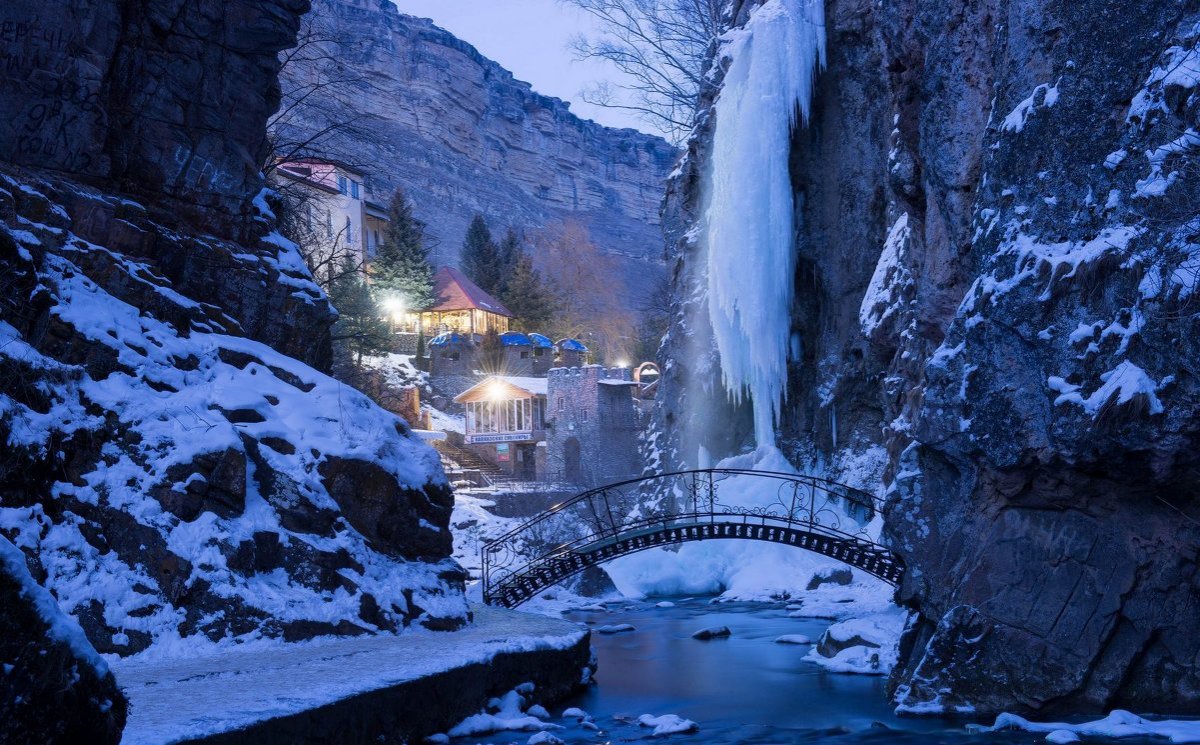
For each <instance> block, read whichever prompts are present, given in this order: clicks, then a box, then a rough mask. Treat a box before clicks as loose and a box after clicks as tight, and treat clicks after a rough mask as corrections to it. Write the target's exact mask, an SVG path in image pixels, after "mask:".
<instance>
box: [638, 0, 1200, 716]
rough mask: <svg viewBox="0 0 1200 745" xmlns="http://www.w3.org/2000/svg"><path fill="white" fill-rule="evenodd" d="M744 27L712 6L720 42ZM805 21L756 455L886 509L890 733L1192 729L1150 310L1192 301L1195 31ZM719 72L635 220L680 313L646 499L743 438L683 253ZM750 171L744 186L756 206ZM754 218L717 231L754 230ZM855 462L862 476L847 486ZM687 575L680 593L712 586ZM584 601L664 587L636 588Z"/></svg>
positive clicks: (923, 20)
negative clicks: (654, 241) (957, 719)
mask: <svg viewBox="0 0 1200 745" xmlns="http://www.w3.org/2000/svg"><path fill="white" fill-rule="evenodd" d="M768 5H769V4H765V5H761V9H764V10H765V9H766V8H767V7H768ZM759 10H760V5H759V4H756V3H753V2H745V3H735V4H734V5H733V6H732V11H733V14H732V17H733V20H734V22H735V25H743V24H747V23H749V22H752V19H753V18H754V16H755V15H756V13H757V12H759ZM826 13H827V17H826V19H825V21H826V27H825V28H826V36H827V38H828V39H829V44H828V56H827V68H826V71H825V72H824V73H822V74H820V75H818V77H817V81H816V87H815V89H814V96H813V105H812V107H811V109H810V117H809V119H808V121H807V124H806V126H804V127H802V128H798V129H797V130H796V132H795V133H793V135H792V138H791V139H790V140H789V141H788V143H787V147H785V148H782V149H779V150H776V151H774V154H775V155H779V154H780V153H782V152H787V153H789V157H788V170H789V171H790V181H789V183H788V186H789V190H788V193H787V194H785V195H784V196H785V197H786V198H788V199H790V204H792V205H794V206H795V213H796V217H795V220H794V221H793V223H792V225H793V227H794V229H795V232H794V235H793V236H791V237H790V239H789V241H788V244H787V246H788V251H789V259H794V264H789V265H783V264H779V263H778V262H776V263H775V264H774V265H773V266H772V268H776V267H780V266H787V267H788V268H789V269H790V270H792V271H788V272H783V271H781V272H780V274H787V275H788V276H787V279H788V280H790V283H791V291H792V295H791V301H790V303H789V304H788V307H787V308H786V311H787V314H788V315H787V316H786V317H785V318H786V323H787V324H789V325H788V326H787V328H788V329H789V332H790V334H791V337H790V338H791V340H792V341H794V342H795V343H794V344H793V345H792V346H791V348H790V349H789V351H791V352H793V353H794V354H795V358H794V359H793V360H792V361H791V362H790V364H789V365H788V368H787V377H786V381H787V382H786V386H785V388H784V390H783V393H785V394H786V403H785V404H784V416H783V417H782V418H781V420H780V421H779V422H778V423H777V426H776V429H777V433H776V434H777V437H776V441H777V443H778V445H779V448H780V450H781V452H782V453H783V456H784V457H785V458H786V459H787V460H788V461H790V462H791V463H793V464H795V466H798V467H799V468H801V469H805V470H810V471H812V472H815V473H822V474H824V475H828V476H829V477H831V478H834V479H835V480H839V481H843V480H846V478H847V476H849V475H853V474H860V475H863V476H864V477H865V478H864V480H863V481H862V482H860V484H861V485H862V486H863V487H864V488H867V489H868V490H870V491H874V492H875V493H877V494H880V495H881V496H882V495H885V494H886V495H887V497H888V500H889V502H890V505H889V508H888V511H887V513H886V517H887V524H888V529H887V531H885V533H884V536H883V537H884V540H885V541H887V542H888V544H889V545H890V546H891V547H892V548H893V549H894V550H895V551H897V552H898V553H899V554H900V556H901V558H902V559H903V560H904V562H905V565H906V566H907V567H908V570H909V571H908V573H907V575H906V577H905V580H904V582H903V584H902V585H901V587H900V592H899V595H898V598H899V599H900V600H901V601H902V602H903V603H905V604H906V605H908V606H909V607H910V608H911V609H914V610H917V611H919V616H917V617H916V618H915V620H914V622H913V623H912V624H911V625H910V626H909V627H908V634H907V637H906V639H905V641H904V643H903V644H901V645H900V648H899V657H898V660H897V668H896V670H895V673H894V675H893V678H892V681H893V683H894V685H895V694H896V702H897V705H898V706H900V707H901V708H902V709H903V710H905V711H915V712H921V711H923V712H934V711H950V712H955V711H969V710H971V709H972V708H973V707H974V708H975V709H977V710H980V711H983V710H987V711H990V712H998V711H1004V710H1019V711H1024V712H1026V713H1028V712H1029V711H1037V712H1038V713H1039V714H1045V713H1047V708H1048V709H1049V710H1050V712H1056V711H1057V712H1062V713H1070V712H1074V711H1080V710H1084V711H1096V710H1098V709H1101V708H1103V707H1106V706H1110V705H1111V704H1112V702H1114V701H1119V702H1121V704H1122V705H1123V706H1127V707H1134V706H1136V707H1139V708H1143V707H1144V708H1145V710H1150V711H1175V712H1181V713H1183V712H1188V713H1195V712H1200V696H1198V695H1197V691H1200V666H1198V665H1197V662H1196V661H1197V660H1198V659H1200V640H1198V639H1197V638H1196V636H1195V635H1194V634H1190V633H1189V632H1186V631H1185V630H1184V629H1183V628H1182V627H1181V626H1180V625H1179V624H1178V622H1177V619H1178V618H1180V617H1190V615H1194V613H1193V612H1192V606H1193V605H1194V603H1193V598H1194V597H1195V596H1196V593H1197V584H1196V572H1195V571H1194V569H1195V567H1194V564H1195V562H1194V560H1193V559H1192V558H1191V554H1192V551H1191V548H1190V547H1192V546H1194V545H1196V544H1197V542H1198V541H1200V530H1198V529H1197V527H1196V523H1195V521H1194V519H1193V518H1194V515H1195V497H1194V489H1193V488H1192V481H1194V479H1193V478H1192V474H1193V473H1194V472H1195V470H1196V468H1197V454H1196V453H1197V451H1196V449H1195V448H1194V447H1193V445H1192V443H1193V441H1194V439H1195V430H1196V425H1195V420H1196V417H1195V411H1196V410H1197V408H1198V407H1200V387H1198V386H1197V383H1196V379H1195V376H1194V375H1193V374H1192V373H1191V371H1190V370H1191V363H1190V360H1193V359H1195V358H1196V357H1197V355H1198V354H1200V349H1197V346H1196V345H1197V340H1198V339H1200V335H1197V334H1196V333H1194V331H1193V330H1192V329H1191V324H1192V322H1193V320H1192V314H1191V312H1190V311H1184V310H1182V309H1184V308H1189V307H1191V306H1192V305H1194V303H1195V292H1196V288H1197V281H1196V280H1197V277H1198V276H1200V273H1198V272H1197V268H1198V267H1200V260H1198V258H1197V257H1198V256H1200V253H1198V250H1197V241H1196V229H1195V226H1196V220H1197V217H1198V215H1200V210H1198V209H1197V207H1196V204H1195V199H1194V194H1195V193H1196V189H1197V188H1198V185H1197V181H1196V179H1197V173H1198V171H1197V169H1196V168H1195V160H1196V156H1197V153H1198V152H1200V150H1198V148H1200V145H1198V144H1197V137H1196V135H1195V130H1196V125H1195V123H1196V115H1197V107H1198V106H1200V96H1198V95H1197V91H1198V90H1200V75H1198V74H1197V72H1196V71H1197V70H1198V69H1200V64H1197V60H1198V59H1200V57H1198V56H1197V48H1198V47H1197V41H1198V37H1200V27H1198V26H1197V21H1198V20H1200V19H1198V18H1197V17H1196V15H1195V8H1192V7H1191V6H1189V5H1187V4H1186V3H1179V2H1175V1H1174V0H1151V1H1150V2H1147V3H1142V4H1139V6H1138V12H1137V13H1133V14H1131V13H1122V12H1120V10H1119V9H1118V7H1117V6H1115V5H1113V4H1112V3H1110V2H1107V1H1106V0H1086V1H1085V2H1063V1H1062V0H1019V2H1016V3H1008V4H1004V3H999V2H992V1H988V2H981V3H970V4H966V5H962V4H958V5H955V4H952V3H947V2H932V3H917V2H914V1H912V0H900V1H899V2H889V3H882V4H874V5H871V6H870V7H869V8H868V7H866V6H863V5H854V4H831V5H827V6H826ZM999 28H1003V33H999V34H997V33H995V32H996V30H997V29H999ZM1047 29H1053V31H1050V32H1048V31H1047ZM1113 39H1120V40H1121V44H1120V45H1119V46H1120V48H1119V49H1117V50H1114V49H1113V48H1112V40H1113ZM726 64H732V60H730V61H729V62H728V63H726V62H722V63H720V64H714V65H713V67H712V69H710V71H709V73H708V78H706V80H708V81H709V82H710V83H711V86H710V87H709V88H707V89H706V90H705V91H704V92H703V93H702V104H703V105H704V107H705V111H704V112H703V115H702V116H701V118H700V122H701V123H700V126H699V127H698V130H697V132H696V136H695V137H694V138H693V139H692V140H691V141H690V142H689V148H688V158H687V160H685V161H684V163H683V164H682V166H681V168H680V169H679V172H678V174H677V175H676V177H675V178H674V179H673V180H672V181H671V184H670V185H669V188H668V202H667V206H666V209H665V211H664V214H665V215H666V216H667V217H668V218H669V225H670V226H671V227H672V228H673V231H674V232H673V233H672V234H671V235H672V241H673V245H674V250H675V253H674V258H675V260H676V276H677V277H678V278H679V284H678V285H677V287H676V296H675V302H676V307H677V308H678V309H679V311H680V313H679V316H678V318H677V321H676V324H675V325H674V326H673V328H672V330H671V332H670V334H669V335H668V338H667V339H666V340H665V342H664V356H665V358H667V359H670V360H672V362H673V364H672V365H670V366H668V367H667V368H666V369H665V370H664V375H663V379H662V381H661V383H660V386H661V388H660V396H659V410H658V412H657V414H656V419H655V421H656V425H655V430H654V432H653V433H652V435H651V437H650V439H649V440H648V443H649V452H650V454H651V455H652V456H653V459H655V460H653V462H656V463H659V464H660V467H661V468H663V469H664V470H670V469H673V468H677V467H680V466H691V467H695V466H696V465H697V464H699V463H704V464H711V463H715V462H720V461H721V460H722V459H724V458H726V457H728V456H729V455H731V454H733V455H736V454H739V453H742V452H745V451H746V450H748V449H749V448H751V447H753V446H754V444H755V443H756V439H755V435H754V430H756V429H761V427H757V426H755V425H756V424H758V423H759V422H761V411H754V412H751V411H750V410H749V409H750V407H748V406H747V405H745V404H743V405H741V406H737V405H731V404H729V403H727V402H725V401H723V400H720V399H721V398H723V397H719V396H718V395H714V393H713V392H714V391H716V392H717V393H723V390H722V389H721V385H720V378H721V374H722V368H721V365H722V364H724V362H725V360H722V359H718V357H719V355H717V354H715V353H714V348H715V347H717V346H718V344H717V342H716V339H717V338H719V337H720V336H721V334H722V333H725V332H724V331H723V330H722V329H721V328H718V325H719V324H718V323H717V321H719V320H721V316H722V315H723V314H724V312H725V310H724V309H723V308H722V307H720V306H719V304H720V302H721V298H720V297H719V296H717V295H712V294H711V293H706V291H707V290H708V289H709V288H710V282H714V281H715V282H720V281H722V279H721V277H716V278H714V277H711V276H709V274H708V269H709V267H710V266H711V262H710V260H709V259H710V257H709V255H708V251H709V248H708V247H707V246H706V245H705V244H704V241H703V240H702V238H703V236H704V226H705V225H706V224H707V223H708V221H709V219H710V216H709V215H708V214H707V213H706V211H705V210H706V207H707V202H706V201H705V196H706V192H705V188H706V185H707V183H708V182H707V181H706V179H707V175H708V174H709V172H710V171H713V170H714V165H715V162H716V159H717V157H718V148H717V146H716V141H717V138H719V136H720V134H719V133H720V128H721V124H720V116H719V108H720V103H719V102H720V101H721V100H722V97H723V96H724V95H725V94H726V93H727V92H728V90H729V88H728V87H725V85H723V78H725V77H728V74H727V72H726V69H725V66H724V65H726ZM735 84H736V85H740V84H741V81H740V79H737V80H736V81H735ZM783 90H784V88H783V87H782V86H781V87H780V88H779V91H780V92H782V91H783ZM714 102H716V103H715V104H714ZM780 160H781V161H782V160H783V159H782V158H780ZM771 173H772V172H771V171H770V170H769V169H759V170H758V171H757V172H756V173H755V174H754V176H759V175H761V176H762V179H761V181H760V182H759V183H757V184H756V185H754V187H753V188H756V189H759V190H760V192H759V193H760V194H763V193H766V190H767V188H768V187H767V184H768V183H774V182H772V181H770V177H771ZM739 175H740V176H741V177H743V178H745V179H751V178H752V175H751V174H750V172H749V171H748V170H744V171H742V172H740V174H739ZM772 208H773V207H772V205H770V204H768V203H767V201H766V200H765V199H763V198H759V199H758V200H757V201H756V203H755V204H753V205H747V206H746V209H744V210H741V211H740V214H741V216H743V217H745V218H746V219H747V221H748V222H750V221H751V220H750V219H749V217H750V216H755V218H756V219H755V220H754V221H753V222H756V223H757V224H758V225H760V226H765V225H767V224H768V221H766V220H764V219H763V218H762V216H763V215H764V214H766V213H767V212H768V211H769V210H770V209H772ZM747 263H750V262H747ZM742 269H743V270H744V271H746V272H750V271H752V270H751V269H750V268H748V267H742ZM747 286H756V285H752V284H751V285H747ZM714 303H716V304H718V307H713V304H714ZM710 316H712V317H713V318H714V320H713V321H712V322H711V323H710V321H709V318H710ZM760 317H761V318H764V319H776V318H777V316H770V315H760ZM1185 319H1186V320H1185ZM710 325H711V326H712V328H710V327H709V326H710ZM778 328H779V327H778V326H776V325H775V322H774V320H770V322H769V323H764V325H763V329H762V330H763V331H769V330H777V329H778ZM741 335H743V336H746V337H748V338H749V337H751V334H750V333H748V332H743V333H742V334H741ZM728 336H729V337H730V338H733V336H734V335H728ZM771 338H773V339H776V340H777V339H779V338H780V337H778V336H773V337H771ZM744 348H745V349H750V346H749V344H746V345H745V346H744ZM773 348H774V349H779V348H780V346H779V342H778V341H776V342H775V344H774V347H773ZM755 403H759V402H758V401H757V400H756V401H755ZM751 420H754V421H753V422H752V421H751ZM867 452H876V453H880V454H882V457H881V458H879V459H878V460H876V461H875V463H876V465H877V466H878V467H877V468H860V467H857V466H856V464H858V463H860V462H859V461H858V460H857V457H856V456H857V455H858V454H861V453H867ZM856 485H858V484H856ZM693 565H694V566H700V567H702V568H703V571H696V572H695V574H694V575H692V576H696V577H700V578H702V579H703V580H706V581H708V580H711V579H712V578H713V576H714V575H724V577H725V578H726V579H732V578H731V575H734V574H735V571H736V570H734V569H731V568H730V565H729V564H720V563H718V562H716V561H714V562H712V563H711V564H700V563H699V562H694V563H693ZM618 566H620V565H619V564H618ZM735 566H736V565H735ZM618 575H622V576H618ZM809 576H811V574H810V575H809ZM614 578H615V579H616V580H617V584H618V586H627V585H628V584H629V583H631V582H632V583H636V585H637V586H639V587H642V588H645V587H652V586H653V585H655V584H656V582H658V581H659V580H660V579H661V580H662V582H661V584H662V586H664V587H665V586H670V585H672V584H676V583H678V582H680V581H681V579H682V580H686V579H688V578H689V575H687V574H685V573H683V572H676V571H674V569H673V567H672V566H671V563H670V559H667V560H666V561H664V562H662V564H661V566H660V567H653V566H649V565H643V566H638V567H637V571H636V572H624V573H622V572H621V571H618V570H616V569H615V570H614ZM623 583H624V585H623ZM709 586H710V587H713V586H715V585H713V584H710V585H709ZM725 586H726V587H729V586H730V585H729V584H728V583H727V584H726V585H725ZM698 589H699V588H698V587H691V588H686V589H683V590H682V591H683V592H689V591H696V590H698Z"/></svg>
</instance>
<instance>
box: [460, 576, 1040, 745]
mask: <svg viewBox="0 0 1200 745" xmlns="http://www.w3.org/2000/svg"><path fill="white" fill-rule="evenodd" d="M663 600H667V601H671V602H674V606H672V607H659V606H658V605H657V603H658V602H661V601H663ZM567 617H568V618H571V619H573V620H577V621H582V622H585V623H588V624H589V625H591V626H592V627H593V629H595V628H600V627H602V626H611V625H620V624H629V625H631V626H633V627H634V630H633V631H627V632H622V633H617V634H611V635H610V634H601V633H593V635H592V646H593V649H594V650H595V652H596V657H597V660H598V663H599V667H598V669H597V672H596V684H595V685H593V686H590V687H589V688H588V689H587V691H585V692H584V693H582V694H580V695H578V696H576V697H575V698H573V699H571V700H569V701H566V702H564V703H563V704H561V705H559V706H558V707H555V708H554V710H553V711H552V712H551V713H552V714H553V715H554V718H552V719H551V720H550V721H552V722H555V723H557V724H560V725H564V729H561V730H554V731H553V734H554V735H555V736H556V737H558V738H561V739H562V740H564V741H566V742H568V743H610V742H627V741H630V740H634V739H642V738H648V737H649V736H650V732H651V731H650V730H649V729H646V728H642V727H639V726H638V725H637V722H636V720H637V717H638V716H639V715H641V714H652V715H655V716H659V715H663V714H675V715H678V716H680V717H683V718H685V719H690V720H693V721H695V722H696V723H697V724H699V726H700V729H699V730H698V731H697V732H694V733H691V734H677V735H671V736H670V737H669V738H667V739H666V740H665V741H666V742H680V743H717V744H726V743H728V744H731V745H732V744H733V743H764V744H765V743H889V744H892V743H913V744H914V745H916V744H918V743H919V744H920V745H929V744H931V743H949V744H953V743H958V742H964V743H965V742H968V741H969V742H971V743H975V744H976V745H980V744H981V743H987V744H988V745H993V744H1000V743H1016V742H1019V743H1033V742H1036V741H1038V740H1039V739H1040V738H1039V737H1038V736H1035V735H1030V734H1021V733H1011V734H1009V733H1005V734H991V735H986V736H981V735H979V734H971V733H968V732H967V731H966V729H965V728H964V722H962V721H960V720H939V719H928V718H921V719H917V718H909V717H906V718H900V717H897V716H895V715H894V714H893V713H892V708H891V707H890V706H889V705H888V702H887V697H886V695H885V688H886V678H885V677H883V676H864V675H843V674H835V673H831V672H828V671H826V670H824V669H823V668H821V667H819V666H817V665H815V664H813V663H811V662H806V661H805V660H804V656H805V655H806V654H807V653H808V650H809V649H810V647H809V646H807V645H804V646H801V645H790V644H779V643H776V642H775V639H776V638H777V637H779V636H782V635H785V634H803V635H806V636H808V637H810V638H811V639H813V640H814V641H815V640H816V639H817V638H818V637H820V635H821V632H822V631H824V629H825V627H826V626H828V624H829V621H825V620H818V619H798V618H789V617H788V615H787V611H786V610H785V609H784V606H783V605H782V604H766V603H722V604H711V603H709V601H708V599H707V598H691V599H684V598H655V599H654V600H653V601H647V602H636V603H629V604H626V605H623V606H621V607H618V608H615V609H613V610H610V611H608V612H602V611H586V610H585V611H575V612H571V613H569V614H568V615H567ZM714 626H728V627H729V629H730V630H731V632H732V635H731V636H730V637H728V638H721V639H713V640H709V641H700V640H697V639H693V638H692V634H693V633H694V632H695V631H697V630H700V629H704V628H709V627H714ZM572 706H573V707H578V708H580V709H583V710H584V711H586V712H587V713H588V714H590V715H591V717H592V718H593V720H594V721H595V723H596V725H598V726H599V728H600V731H601V732H600V733H598V732H595V731H590V730H587V729H583V728H581V727H580V726H578V725H576V724H574V723H573V722H570V721H568V720H563V719H560V718H558V716H557V715H558V714H559V713H560V712H561V711H562V710H563V709H565V708H567V707H572ZM529 737H530V733H528V732H525V733H505V734H495V735H491V736H488V737H485V738H475V741H481V742H482V741H486V742H492V743H518V742H519V743H524V742H526V741H527V740H528V739H529Z"/></svg>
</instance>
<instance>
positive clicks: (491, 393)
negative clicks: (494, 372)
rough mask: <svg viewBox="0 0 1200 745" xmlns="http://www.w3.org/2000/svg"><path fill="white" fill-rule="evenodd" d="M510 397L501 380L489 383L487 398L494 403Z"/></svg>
mask: <svg viewBox="0 0 1200 745" xmlns="http://www.w3.org/2000/svg"><path fill="white" fill-rule="evenodd" d="M507 395H508V389H507V388H505V387H504V384H503V383H501V382H500V381H499V380H493V381H492V382H491V383H488V387H487V397H488V399H489V400H492V401H503V400H504V399H505V398H506V397H507Z"/></svg>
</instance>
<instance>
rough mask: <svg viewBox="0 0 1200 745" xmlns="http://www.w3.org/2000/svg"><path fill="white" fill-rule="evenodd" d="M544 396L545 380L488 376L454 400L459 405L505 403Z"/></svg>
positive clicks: (514, 376)
mask: <svg viewBox="0 0 1200 745" xmlns="http://www.w3.org/2000/svg"><path fill="white" fill-rule="evenodd" d="M545 395H546V379H545V378H528V377H521V376H518V375H489V376H488V377H486V378H484V379H483V380H481V381H479V382H478V383H476V384H475V385H473V386H471V387H470V388H468V389H467V390H465V391H463V392H462V393H460V394H459V395H458V396H457V397H456V398H455V399H454V400H455V401H456V402H458V403H460V404H465V403H473V402H475V401H507V400H511V399H514V398H532V397H534V396H545Z"/></svg>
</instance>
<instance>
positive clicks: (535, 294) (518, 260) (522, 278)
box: [500, 249, 559, 333]
mask: <svg viewBox="0 0 1200 745" xmlns="http://www.w3.org/2000/svg"><path fill="white" fill-rule="evenodd" d="M500 300H501V301H502V302H503V303H504V305H505V306H506V307H507V308H508V309H509V310H510V311H512V313H513V315H514V316H515V320H516V323H517V328H520V329H523V330H525V331H537V332H541V333H548V332H549V331H550V329H551V326H552V325H553V321H554V315H555V312H556V311H557V309H558V306H559V300H558V296H557V295H555V294H554V291H553V288H552V287H551V286H550V285H549V283H547V282H546V281H545V279H544V278H543V277H542V275H541V273H540V272H538V270H537V269H536V268H534V266H533V259H532V258H530V256H529V254H527V253H525V252H524V251H521V250H520V249H518V250H517V254H516V257H515V266H514V267H513V271H512V274H511V275H510V277H509V280H508V282H507V283H506V286H505V288H504V292H503V294H502V295H501V297H500Z"/></svg>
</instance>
